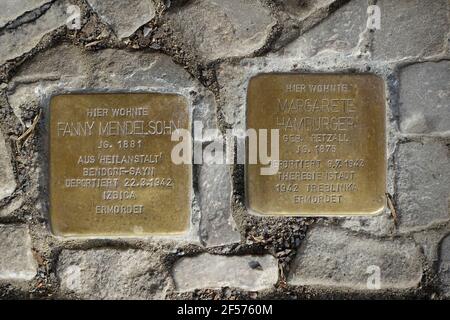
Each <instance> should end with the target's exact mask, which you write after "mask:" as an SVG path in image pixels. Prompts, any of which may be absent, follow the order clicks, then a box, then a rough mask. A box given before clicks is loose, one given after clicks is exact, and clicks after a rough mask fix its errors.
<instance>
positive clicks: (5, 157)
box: [0, 131, 16, 200]
mask: <svg viewBox="0 0 450 320" xmlns="http://www.w3.org/2000/svg"><path fill="white" fill-rule="evenodd" d="M14 189H16V180H15V177H14V172H13V169H12V164H11V157H10V155H9V150H8V148H7V147H6V142H5V137H4V136H3V133H2V132H1V131H0V200H2V199H4V198H6V197H9V196H10V195H11V194H12V193H13V192H14Z"/></svg>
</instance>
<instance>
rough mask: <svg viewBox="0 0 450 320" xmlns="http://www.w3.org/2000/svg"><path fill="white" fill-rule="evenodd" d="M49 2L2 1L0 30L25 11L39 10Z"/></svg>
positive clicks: (32, 0)
mask: <svg viewBox="0 0 450 320" xmlns="http://www.w3.org/2000/svg"><path fill="white" fill-rule="evenodd" d="M49 1H50V0H2V1H1V2H0V12H1V13H2V14H1V15H0V28H2V27H4V26H5V25H6V24H7V23H8V22H10V21H13V20H15V19H16V18H17V17H19V16H21V15H22V14H24V13H25V12H27V11H31V10H33V9H36V8H39V7H40V6H42V5H43V4H45V3H47V2H49Z"/></svg>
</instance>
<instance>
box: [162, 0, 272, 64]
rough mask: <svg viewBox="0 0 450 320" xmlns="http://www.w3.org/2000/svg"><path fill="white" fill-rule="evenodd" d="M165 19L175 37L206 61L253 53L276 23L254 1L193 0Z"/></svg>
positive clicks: (258, 3)
mask: <svg viewBox="0 0 450 320" xmlns="http://www.w3.org/2000/svg"><path fill="white" fill-rule="evenodd" d="M167 18H168V23H169V25H170V26H171V28H172V29H173V30H174V36H175V37H177V38H179V39H180V40H181V41H182V42H183V43H184V45H185V46H186V47H189V48H190V49H191V50H194V51H196V52H197V51H198V53H199V54H200V55H201V56H202V57H204V58H205V59H207V60H215V59H219V58H225V57H234V56H245V55H248V54H251V53H253V52H254V51H256V50H258V49H260V48H261V47H262V46H263V45H264V43H265V41H266V39H267V37H268V35H269V33H270V30H271V28H272V26H273V25H274V24H275V20H274V19H273V18H272V17H271V15H270V12H269V10H267V9H266V8H264V7H263V6H262V5H261V3H260V2H259V1H256V0H228V1H217V0H195V1H191V2H189V3H188V4H187V5H185V6H183V7H180V8H177V9H174V10H173V11H171V12H169V14H168V17H167Z"/></svg>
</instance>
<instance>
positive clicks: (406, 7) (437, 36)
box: [373, 0, 450, 60]
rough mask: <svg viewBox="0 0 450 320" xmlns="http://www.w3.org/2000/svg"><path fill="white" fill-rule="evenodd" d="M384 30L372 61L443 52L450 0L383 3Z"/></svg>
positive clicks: (378, 34) (380, 3)
mask: <svg viewBox="0 0 450 320" xmlns="http://www.w3.org/2000/svg"><path fill="white" fill-rule="evenodd" d="M377 5H378V6H379V7H380V9H381V29H380V30H376V31H375V36H374V41H373V58H374V59H376V60H400V59H404V58H406V57H416V56H432V55H435V54H439V53H443V52H444V48H445V41H447V34H448V30H449V29H450V27H449V21H448V6H449V4H448V0H397V1H391V0H380V1H378V2H377Z"/></svg>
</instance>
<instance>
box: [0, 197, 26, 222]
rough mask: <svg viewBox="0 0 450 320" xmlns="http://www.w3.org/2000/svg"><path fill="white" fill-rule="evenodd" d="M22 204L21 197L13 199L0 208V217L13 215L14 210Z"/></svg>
mask: <svg viewBox="0 0 450 320" xmlns="http://www.w3.org/2000/svg"><path fill="white" fill-rule="evenodd" d="M22 204H23V198H18V199H14V200H13V201H11V203H9V204H8V205H6V206H5V207H3V208H1V209H0V217H11V216H13V215H14V212H15V211H16V210H19V209H20V207H21V206H22Z"/></svg>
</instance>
